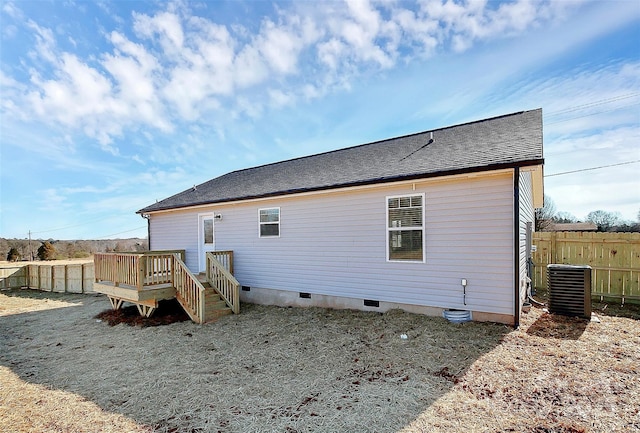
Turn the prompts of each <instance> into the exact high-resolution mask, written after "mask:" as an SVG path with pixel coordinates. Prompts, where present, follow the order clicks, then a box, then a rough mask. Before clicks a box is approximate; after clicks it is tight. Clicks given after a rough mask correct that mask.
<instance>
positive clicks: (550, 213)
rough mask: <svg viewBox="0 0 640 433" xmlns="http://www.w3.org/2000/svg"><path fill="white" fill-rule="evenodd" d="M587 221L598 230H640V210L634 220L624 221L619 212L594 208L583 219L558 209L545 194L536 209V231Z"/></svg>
mask: <svg viewBox="0 0 640 433" xmlns="http://www.w3.org/2000/svg"><path fill="white" fill-rule="evenodd" d="M579 222H589V223H593V224H595V226H596V227H597V231H599V232H640V210H638V215H637V220H636V221H626V220H624V219H623V218H622V216H621V215H620V212H611V211H605V210H594V211H591V212H589V214H588V215H587V217H586V218H585V219H584V221H581V220H579V219H578V218H576V217H575V216H574V215H572V214H570V213H569V212H564V211H558V210H557V208H556V205H555V203H554V202H553V200H552V199H551V197H549V196H547V195H546V194H545V196H544V206H543V207H542V208H540V209H536V231H553V230H554V226H555V224H559V223H579Z"/></svg>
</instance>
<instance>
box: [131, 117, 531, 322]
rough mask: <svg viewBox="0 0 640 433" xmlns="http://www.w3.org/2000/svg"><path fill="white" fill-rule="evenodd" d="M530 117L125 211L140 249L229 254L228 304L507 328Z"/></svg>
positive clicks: (521, 262) (323, 158)
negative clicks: (143, 223)
mask: <svg viewBox="0 0 640 433" xmlns="http://www.w3.org/2000/svg"><path fill="white" fill-rule="evenodd" d="M543 162H544V160H543V152H542V110H541V109H537V110H531V111H523V112H518V113H513V114H509V115H504V116H499V117H494V118H490V119H485V120H480V121H476V122H470V123H465V124H460V125H456V126H450V127H444V128H440V129H434V130H431V131H425V132H420V133H417V134H411V135H406V136H402V137H397V138H391V139H386V140H381V141H376V142H373V143H368V144H363V145H360V146H355V147H349V148H345V149H340V150H335V151H331V152H326V153H320V154H316V155H311V156H307V157H302V158H296V159H291V160H286V161H281V162H276V163H273V164H267V165H262V166H258V167H253V168H248V169H244V170H238V171H233V172H231V173H228V174H225V175H223V176H220V177H217V178H215V179H212V180H209V181H207V182H205V183H202V184H200V185H197V186H194V187H193V188H189V189H187V190H185V191H183V192H180V193H178V194H176V195H173V196H171V197H169V198H166V199H164V200H161V201H158V202H156V203H154V204H152V205H150V206H147V207H145V208H144V209H141V210H139V211H138V213H139V214H141V215H142V216H143V217H145V218H147V219H148V224H149V242H150V249H152V250H175V249H180V250H185V252H186V256H185V257H186V259H185V263H186V266H187V267H188V268H189V269H190V270H191V271H192V272H194V273H198V272H202V271H203V270H204V268H205V254H206V252H207V251H214V250H231V251H233V254H234V257H235V259H234V260H235V265H234V267H235V270H234V275H235V277H236V278H237V280H238V282H239V283H240V284H241V285H242V290H241V293H240V300H241V301H244V302H251V303H261V304H274V305H281V306H322V307H334V308H352V309H361V310H371V311H386V310H388V309H392V308H400V309H403V310H406V311H410V312H416V313H422V314H437V315H440V314H442V313H443V311H444V310H464V311H470V312H471V315H472V318H473V319H474V320H479V321H495V322H502V323H508V324H513V325H515V326H517V325H518V323H519V316H520V311H521V306H522V303H523V301H525V300H526V295H527V289H528V282H529V280H528V276H527V259H528V255H529V254H530V251H531V247H530V243H531V231H532V230H533V229H532V226H533V220H534V209H535V208H539V207H542V199H543V178H542V168H543Z"/></svg>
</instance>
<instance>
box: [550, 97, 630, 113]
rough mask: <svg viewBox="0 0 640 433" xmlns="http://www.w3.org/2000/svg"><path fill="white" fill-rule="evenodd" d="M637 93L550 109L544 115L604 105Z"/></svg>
mask: <svg viewBox="0 0 640 433" xmlns="http://www.w3.org/2000/svg"><path fill="white" fill-rule="evenodd" d="M638 95H640V93H630V94H628V95H620V96H615V97H613V98H607V99H600V100H598V101H593V102H588V103H586V104H582V105H574V106H573V107H569V108H565V109H564V110H558V111H552V112H550V113H547V114H545V116H544V117H553V116H557V115H559V114H564V113H570V112H572V111H578V110H582V109H584V108H591V107H595V106H597V105H604V104H608V103H610V102H616V101H621V100H623V99H629V98H633V97H635V96H638Z"/></svg>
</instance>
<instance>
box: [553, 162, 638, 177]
mask: <svg viewBox="0 0 640 433" xmlns="http://www.w3.org/2000/svg"><path fill="white" fill-rule="evenodd" d="M638 162H640V159H638V160H636V161H626V162H619V163H617V164H609V165H601V166H598V167H590V168H581V169H580V170H571V171H563V172H561V173H553V174H545V175H544V177H552V176H560V175H563V174H570V173H580V172H583V171H590V170H599V169H601V168H608V167H617V166H619V165H628V164H636V163H638Z"/></svg>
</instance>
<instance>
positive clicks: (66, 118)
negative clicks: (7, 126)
mask: <svg viewBox="0 0 640 433" xmlns="http://www.w3.org/2000/svg"><path fill="white" fill-rule="evenodd" d="M12 7H13V4H10V3H6V4H5V5H4V8H5V9H7V10H10V11H13V9H12ZM556 8H557V7H555V6H551V5H550V4H549V3H547V2H528V1H522V0H518V1H515V2H510V3H502V4H499V5H496V4H495V3H493V2H485V1H472V2H468V3H467V2H464V3H458V2H454V1H444V2H439V1H436V2H433V1H429V2H423V3H419V4H418V5H414V4H408V3H404V2H398V3H383V4H379V3H370V2H368V1H348V2H347V3H346V4H341V3H319V4H315V3H295V4H293V5H289V8H288V9H286V10H285V9H278V10H277V14H276V16H274V17H260V18H259V25H258V26H257V30H254V32H253V33H251V31H250V30H248V29H249V28H250V27H243V26H241V25H238V24H233V25H230V26H225V25H221V24H218V23H216V22H215V21H214V19H209V18H205V17H202V16H198V15H197V14H196V13H194V12H193V11H191V10H189V8H188V5H184V4H180V3H175V4H173V3H172V4H169V5H168V6H167V7H166V8H165V9H164V10H160V11H158V12H156V13H152V14H145V13H140V12H133V14H132V19H133V23H132V30H133V35H132V36H129V35H128V34H127V32H126V29H122V30H118V31H115V30H114V31H107V32H105V35H106V41H107V42H108V43H110V44H111V47H112V49H111V50H108V49H107V50H102V51H101V52H97V53H93V54H92V55H90V56H86V57H80V56H79V55H78V54H75V53H70V52H64V51H61V50H60V49H59V47H58V45H57V43H56V39H55V37H54V34H53V32H52V31H51V30H50V29H47V28H45V27H43V26H41V25H39V24H38V23H35V22H33V21H29V22H28V23H27V26H28V27H29V28H30V29H31V30H32V32H33V36H34V38H35V43H34V50H33V51H32V54H31V58H32V63H31V64H30V65H28V67H30V68H31V82H30V83H29V89H28V90H25V91H23V92H22V94H26V98H22V99H21V98H20V96H19V94H18V93H15V92H14V93H13V94H11V95H10V96H11V97H12V100H11V103H6V102H3V110H4V111H5V112H15V113H16V114H14V115H16V116H17V115H18V114H17V113H28V112H33V113H35V114H36V115H37V116H38V117H39V119H41V120H44V121H46V122H57V123H61V124H62V125H64V126H66V127H67V128H70V129H72V130H76V131H84V133H85V134H87V135H88V136H89V137H92V138H95V139H97V140H98V141H99V143H100V145H101V146H102V148H103V149H104V150H105V151H107V152H110V153H112V154H119V150H118V149H117V147H116V146H115V145H114V144H113V141H114V140H113V139H114V137H119V136H122V135H123V134H125V132H126V131H128V130H131V129H134V130H138V129H139V128H141V127H149V128H153V129H154V130H158V131H161V132H164V133H167V132H171V131H173V130H174V128H175V127H176V125H177V124H178V123H181V122H183V121H186V122H207V121H208V120H207V119H210V118H211V117H215V116H220V115H223V116H239V115H240V116H248V117H250V118H256V117H258V116H261V115H262V114H263V113H264V112H265V110H267V109H269V107H270V108H274V109H278V108H281V107H283V106H288V105H292V104H295V102H296V100H297V99H298V98H304V99H312V98H318V97H320V96H322V95H324V94H326V93H328V92H332V91H336V90H338V89H339V90H343V89H349V88H350V86H351V83H352V82H353V81H354V80H357V79H358V77H360V76H362V75H363V74H370V73H374V74H375V73H379V72H380V71H384V70H387V69H389V68H392V67H394V66H395V65H396V64H397V63H398V61H403V62H410V61H411V60H412V59H413V58H415V57H424V56H429V55H432V54H433V53H434V52H435V51H436V50H438V49H441V50H447V49H453V50H454V51H460V50H465V49H468V48H469V47H470V46H471V45H473V44H474V43H476V42H477V41H478V40H484V39H490V38H495V37H504V35H508V34H514V33H515V34H517V33H520V32H523V31H526V30H527V29H528V28H530V27H532V26H534V25H537V24H538V23H540V22H541V21H543V20H551V19H553V18H554V17H555V16H556V15H555V12H554V11H555V9H556ZM5 13H9V12H7V11H5ZM11 13H13V12H11ZM558 13H559V12H558ZM65 37H66V38H71V35H65ZM51 67H53V69H51V71H50V72H48V70H49V69H50V68H51ZM25 102H26V106H25Z"/></svg>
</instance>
